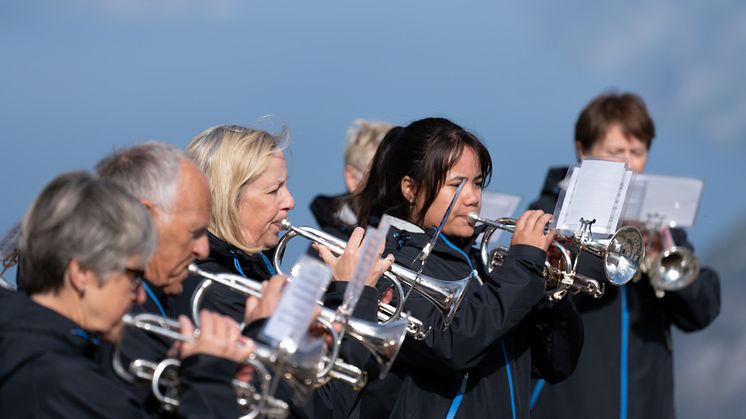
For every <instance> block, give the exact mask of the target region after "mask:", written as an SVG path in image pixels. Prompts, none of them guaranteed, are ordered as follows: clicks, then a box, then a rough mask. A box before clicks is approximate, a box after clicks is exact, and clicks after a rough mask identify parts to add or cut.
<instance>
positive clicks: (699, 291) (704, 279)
mask: <svg viewBox="0 0 746 419" xmlns="http://www.w3.org/2000/svg"><path fill="white" fill-rule="evenodd" d="M671 234H672V237H673V239H674V242H675V243H676V245H677V246H682V247H685V248H688V249H690V250H692V251H694V250H693V247H692V245H691V243H689V241H688V240H687V237H686V233H685V232H684V231H683V230H681V229H671ZM663 306H664V309H665V311H666V314H667V315H668V317H669V318H670V319H671V321H672V322H673V324H675V325H676V326H677V327H679V328H680V329H681V330H683V331H685V332H692V331H695V330H700V329H703V328H705V327H707V325H709V324H710V323H712V321H713V320H715V318H716V317H717V316H718V314H720V278H719V276H718V274H717V272H715V270H713V269H711V268H709V267H705V266H703V267H702V268H701V269H700V271H699V275H698V276H697V279H696V280H694V282H692V283H691V284H690V285H689V286H687V287H686V288H683V289H681V290H678V291H667V292H666V294H665V296H664V297H663Z"/></svg>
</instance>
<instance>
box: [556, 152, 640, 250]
mask: <svg viewBox="0 0 746 419" xmlns="http://www.w3.org/2000/svg"><path fill="white" fill-rule="evenodd" d="M631 178H632V175H631V171H630V170H628V169H626V167H625V164H624V163H622V162H617V161H609V160H596V159H585V160H583V162H582V163H581V165H580V167H579V168H577V169H575V170H573V171H572V174H571V178H570V181H569V182H568V186H567V190H566V191H565V194H564V197H563V200H562V201H560V202H558V205H559V207H558V210H555V219H556V221H553V223H552V227H556V228H557V229H559V230H560V231H562V232H563V233H566V234H572V233H574V232H575V230H577V228H578V227H579V226H580V218H584V219H587V220H593V219H595V220H596V223H595V224H593V227H592V231H593V233H594V236H598V237H605V236H609V235H611V234H613V233H614V232H615V231H616V225H617V223H618V221H619V218H620V217H621V211H622V209H623V207H624V200H625V199H626V193H627V190H628V186H629V182H630V181H631Z"/></svg>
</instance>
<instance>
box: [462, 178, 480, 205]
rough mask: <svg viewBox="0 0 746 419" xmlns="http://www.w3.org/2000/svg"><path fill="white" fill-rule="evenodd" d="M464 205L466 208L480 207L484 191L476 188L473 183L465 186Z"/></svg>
mask: <svg viewBox="0 0 746 419" xmlns="http://www.w3.org/2000/svg"><path fill="white" fill-rule="evenodd" d="M461 199H462V201H461V202H462V203H463V204H464V205H466V206H469V207H472V206H478V205H479V202H480V200H481V199H482V189H480V188H478V187H476V186H474V185H473V184H471V183H467V184H466V185H464V189H463V190H462V191H461Z"/></svg>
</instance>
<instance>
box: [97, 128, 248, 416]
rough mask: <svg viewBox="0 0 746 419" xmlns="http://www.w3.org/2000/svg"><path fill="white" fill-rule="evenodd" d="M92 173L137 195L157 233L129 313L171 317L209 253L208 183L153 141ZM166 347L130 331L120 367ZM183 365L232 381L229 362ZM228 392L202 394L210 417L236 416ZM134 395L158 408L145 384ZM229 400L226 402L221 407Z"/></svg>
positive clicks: (160, 354)
mask: <svg viewBox="0 0 746 419" xmlns="http://www.w3.org/2000/svg"><path fill="white" fill-rule="evenodd" d="M96 172H97V173H98V174H99V176H101V177H102V178H105V179H108V180H110V181H113V182H114V183H116V184H118V185H120V186H122V187H123V188H124V189H126V190H127V191H128V192H130V193H131V194H132V195H134V196H135V197H137V198H138V199H139V200H140V201H141V202H142V204H143V205H144V206H145V207H146V208H147V209H148V211H149V212H150V215H151V216H152V218H153V222H154V224H155V227H156V231H157V233H158V245H157V246H156V249H155V252H154V254H153V257H152V259H151V260H150V262H149V263H148V264H147V265H146V266H145V270H144V283H143V287H144V289H145V292H146V294H147V295H146V300H145V302H144V303H143V304H141V305H139V306H135V307H133V309H132V314H139V313H151V314H157V315H160V316H162V317H165V318H174V317H176V316H177V315H178V314H179V310H178V308H177V305H176V297H177V296H178V295H179V294H181V292H182V284H183V282H184V280H185V279H186V278H187V275H188V266H189V264H190V263H192V262H193V261H194V260H195V259H201V258H205V257H207V255H208V252H209V246H208V242H207V225H208V223H209V221H210V213H211V208H212V202H211V195H210V190H209V187H208V184H207V180H206V179H205V177H204V175H203V174H202V172H201V171H200V170H199V169H198V168H197V167H196V166H195V165H194V164H193V163H192V162H191V161H189V160H188V159H187V158H186V157H184V155H183V154H182V153H181V151H179V150H177V149H176V148H174V147H172V146H170V145H167V144H163V143H157V142H150V143H146V144H142V145H137V146H134V147H130V148H127V149H124V150H121V151H118V152H115V153H114V154H112V155H110V156H108V157H106V158H104V159H103V160H102V161H101V162H99V164H98V165H97V166H96ZM221 317H222V316H221ZM221 320H222V321H225V322H230V323H232V325H233V327H231V328H230V330H231V333H233V334H235V336H233V339H232V340H233V341H236V340H238V339H239V337H240V330H239V328H238V326H237V325H236V324H235V322H233V320H232V319H228V318H222V319H221ZM171 346H172V342H170V341H168V340H166V339H164V338H160V337H156V336H153V335H148V334H146V333H145V332H141V331H133V332H132V333H128V334H127V335H126V336H125V338H124V340H123V342H122V344H121V346H120V352H121V365H129V363H130V361H131V360H134V359H146V360H149V361H160V360H161V359H163V358H165V357H166V354H167V352H168V351H169V348H170V347H171ZM113 356H114V354H113V351H112V353H111V354H109V356H106V357H104V358H103V359H102V362H103V364H104V365H105V366H106V367H110V366H111V360H112V358H113ZM182 367H189V368H190V373H191V374H195V375H197V376H198V377H200V379H203V380H205V381H211V380H216V381H223V380H225V379H226V378H232V377H233V375H234V374H235V372H236V369H237V365H236V364H235V363H233V362H230V361H228V360H226V359H223V358H219V357H212V356H208V355H205V356H201V357H197V359H194V360H193V362H191V363H190V364H189V365H185V364H182ZM107 369H109V370H110V372H112V373H113V371H111V369H110V368H107ZM230 393H231V394H230V395H226V393H225V392H220V393H219V394H217V393H216V394H212V393H211V394H209V397H207V396H208V395H204V396H205V397H203V399H204V401H205V402H207V403H208V404H210V405H211V408H212V409H213V416H214V417H235V416H236V413H237V401H236V395H235V393H233V392H232V390H231V392H230ZM138 395H139V396H140V397H141V400H142V401H143V402H144V403H145V404H146V406H147V407H148V408H149V409H150V410H151V411H157V410H158V409H159V407H160V406H159V405H158V402H157V401H156V400H155V398H154V397H153V396H152V394H151V393H150V390H149V387H148V386H140V388H138ZM228 397H229V398H228ZM228 399H230V400H231V402H229V403H226V400H228Z"/></svg>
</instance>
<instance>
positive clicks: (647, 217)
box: [622, 175, 704, 227]
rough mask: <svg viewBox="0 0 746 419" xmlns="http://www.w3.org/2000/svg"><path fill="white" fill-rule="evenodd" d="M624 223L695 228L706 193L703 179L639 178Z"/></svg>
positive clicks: (634, 184)
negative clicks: (656, 223)
mask: <svg viewBox="0 0 746 419" xmlns="http://www.w3.org/2000/svg"><path fill="white" fill-rule="evenodd" d="M630 189H631V191H630V196H629V199H628V201H629V202H628V204H627V206H626V207H625V210H624V214H623V216H622V219H624V220H630V221H639V222H642V223H646V222H649V221H656V220H661V221H663V222H664V223H665V224H667V225H669V226H671V227H675V226H679V227H691V226H693V225H694V221H695V219H696V218H697V210H698V209H699V202H700V199H701V197H702V190H703V189H704V182H703V181H702V180H700V179H693V178H685V177H674V176H660V175H637V176H635V178H634V180H633V181H632V184H631V186H630Z"/></svg>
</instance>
